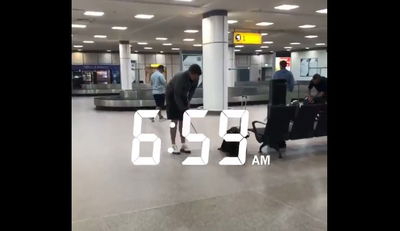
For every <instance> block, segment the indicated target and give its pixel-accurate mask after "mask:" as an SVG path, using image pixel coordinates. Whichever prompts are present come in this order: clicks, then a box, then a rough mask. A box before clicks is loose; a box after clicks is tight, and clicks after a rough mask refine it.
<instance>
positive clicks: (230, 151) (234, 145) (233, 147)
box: [218, 95, 250, 157]
mask: <svg viewBox="0 0 400 231" xmlns="http://www.w3.org/2000/svg"><path fill="white" fill-rule="evenodd" d="M240 106H241V107H242V109H243V110H246V108H247V96H245V95H242V100H241V102H240ZM239 132H240V126H239V127H231V128H229V129H228V130H227V131H226V133H229V134H230V133H239ZM249 136H250V135H249V134H248V135H247V136H246V137H245V138H246V139H247V138H248V137H249ZM218 150H220V151H222V152H225V153H226V154H227V155H228V156H230V157H236V156H238V153H239V142H227V141H225V140H224V141H222V144H221V147H219V148H218Z"/></svg>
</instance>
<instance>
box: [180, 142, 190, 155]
mask: <svg viewBox="0 0 400 231" xmlns="http://www.w3.org/2000/svg"><path fill="white" fill-rule="evenodd" d="M180 151H181V152H183V153H191V151H190V149H189V147H188V146H186V144H182V147H181V150H180Z"/></svg>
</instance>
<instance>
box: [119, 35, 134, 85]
mask: <svg viewBox="0 0 400 231" xmlns="http://www.w3.org/2000/svg"><path fill="white" fill-rule="evenodd" d="M119 60H120V61H119V65H120V69H121V89H122V90H132V73H131V48H130V47H129V41H120V42H119Z"/></svg>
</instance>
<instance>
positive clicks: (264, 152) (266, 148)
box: [261, 145, 269, 155]
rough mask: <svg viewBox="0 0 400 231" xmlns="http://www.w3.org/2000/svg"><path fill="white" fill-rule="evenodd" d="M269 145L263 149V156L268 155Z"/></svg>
mask: <svg viewBox="0 0 400 231" xmlns="http://www.w3.org/2000/svg"><path fill="white" fill-rule="evenodd" d="M268 149H269V148H268V145H265V146H264V147H262V148H261V153H262V154H264V155H267V154H268Z"/></svg>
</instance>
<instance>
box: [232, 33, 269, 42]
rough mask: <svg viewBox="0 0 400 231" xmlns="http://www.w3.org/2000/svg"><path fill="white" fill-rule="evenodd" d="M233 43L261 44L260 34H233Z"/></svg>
mask: <svg viewBox="0 0 400 231" xmlns="http://www.w3.org/2000/svg"><path fill="white" fill-rule="evenodd" d="M233 43H234V44H261V43H262V39H261V34H259V33H242V32H235V33H233Z"/></svg>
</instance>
